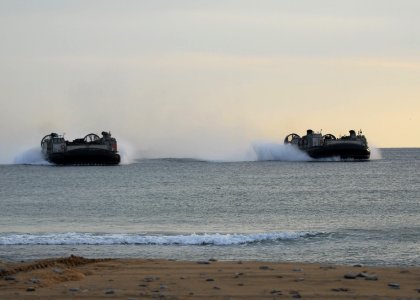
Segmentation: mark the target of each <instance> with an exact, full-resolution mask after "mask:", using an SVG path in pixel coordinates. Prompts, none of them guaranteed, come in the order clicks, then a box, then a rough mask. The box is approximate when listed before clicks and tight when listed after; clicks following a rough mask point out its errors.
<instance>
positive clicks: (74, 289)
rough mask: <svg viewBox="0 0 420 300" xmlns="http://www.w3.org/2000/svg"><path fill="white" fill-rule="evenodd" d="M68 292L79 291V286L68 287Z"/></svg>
mask: <svg viewBox="0 0 420 300" xmlns="http://www.w3.org/2000/svg"><path fill="white" fill-rule="evenodd" d="M69 292H74V293H77V292H80V289H79V288H69Z"/></svg>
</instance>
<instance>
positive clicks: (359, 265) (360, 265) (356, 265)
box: [353, 264, 363, 268]
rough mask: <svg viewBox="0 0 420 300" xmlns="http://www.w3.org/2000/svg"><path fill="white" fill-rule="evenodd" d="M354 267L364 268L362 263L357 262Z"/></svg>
mask: <svg viewBox="0 0 420 300" xmlns="http://www.w3.org/2000/svg"><path fill="white" fill-rule="evenodd" d="M353 267H355V268H363V265H362V264H355V265H353Z"/></svg>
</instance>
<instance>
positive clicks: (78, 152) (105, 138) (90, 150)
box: [41, 131, 121, 165]
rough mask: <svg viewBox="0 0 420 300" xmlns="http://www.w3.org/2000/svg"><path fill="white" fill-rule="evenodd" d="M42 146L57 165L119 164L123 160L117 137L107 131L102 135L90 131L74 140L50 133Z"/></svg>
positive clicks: (48, 157) (47, 158)
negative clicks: (118, 148)
mask: <svg viewBox="0 0 420 300" xmlns="http://www.w3.org/2000/svg"><path fill="white" fill-rule="evenodd" d="M41 148H42V154H43V155H44V158H45V159H46V160H47V161H49V162H51V163H54V164H57V165H117V164H119V163H120V161H121V157H120V155H119V154H118V150H117V141H116V139H115V138H113V137H111V133H110V132H105V131H103V132H102V137H99V136H98V135H96V134H95V133H90V134H88V135H86V136H85V137H84V138H78V139H75V140H73V141H66V140H65V139H64V136H63V135H58V134H57V133H50V134H48V135H46V136H44V138H43V139H42V140H41Z"/></svg>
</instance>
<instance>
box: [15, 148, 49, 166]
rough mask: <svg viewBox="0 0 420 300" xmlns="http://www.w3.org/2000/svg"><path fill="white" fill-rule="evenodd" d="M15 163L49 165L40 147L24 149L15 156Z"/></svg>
mask: <svg viewBox="0 0 420 300" xmlns="http://www.w3.org/2000/svg"><path fill="white" fill-rule="evenodd" d="M13 163H14V164H18V165H49V164H50V163H49V162H47V161H46V160H45V159H44V157H43V155H42V152H41V148H40V147H33V148H30V149H29V150H26V151H23V152H22V153H19V154H18V155H16V156H15V158H14V160H13Z"/></svg>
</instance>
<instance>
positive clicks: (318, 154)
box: [284, 129, 370, 160]
mask: <svg viewBox="0 0 420 300" xmlns="http://www.w3.org/2000/svg"><path fill="white" fill-rule="evenodd" d="M349 133H350V134H349V135H347V136H342V137H340V138H336V137H335V136H334V135H332V134H325V135H322V134H321V133H315V132H314V131H313V130H311V129H308V130H307V131H306V135H304V136H302V137H300V136H299V135H298V134H296V133H291V134H289V135H287V136H286V137H285V139H284V143H285V144H291V145H294V146H296V147H297V148H299V149H300V150H302V151H304V152H306V153H307V154H308V155H309V156H310V157H312V158H315V159H318V158H333V157H338V158H340V159H355V160H367V159H369V158H370V150H369V146H368V142H367V140H366V137H365V136H364V135H363V134H362V131H361V130H360V131H359V132H358V133H357V134H356V132H355V131H354V130H350V131H349Z"/></svg>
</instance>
